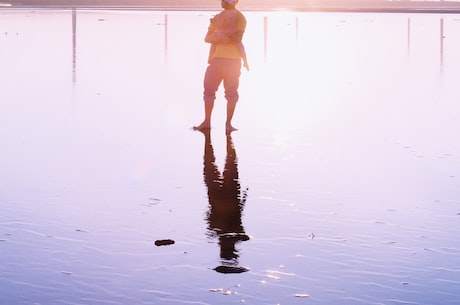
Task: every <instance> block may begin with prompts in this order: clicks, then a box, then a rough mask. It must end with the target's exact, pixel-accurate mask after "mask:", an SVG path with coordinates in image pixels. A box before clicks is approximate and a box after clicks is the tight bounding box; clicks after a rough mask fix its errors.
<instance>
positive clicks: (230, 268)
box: [214, 265, 249, 273]
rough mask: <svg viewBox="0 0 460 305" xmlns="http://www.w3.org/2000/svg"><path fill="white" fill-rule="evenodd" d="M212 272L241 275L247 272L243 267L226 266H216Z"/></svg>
mask: <svg viewBox="0 0 460 305" xmlns="http://www.w3.org/2000/svg"><path fill="white" fill-rule="evenodd" d="M214 270H215V271H217V272H219V273H243V272H246V271H249V269H248V268H246V267H243V266H226V265H221V266H217V267H216V268H214Z"/></svg>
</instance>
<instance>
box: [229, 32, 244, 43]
mask: <svg viewBox="0 0 460 305" xmlns="http://www.w3.org/2000/svg"><path fill="white" fill-rule="evenodd" d="M243 34H244V32H243V31H237V32H235V33H233V34H231V35H230V36H228V38H229V40H230V41H229V43H240V42H241V41H242V40H243Z"/></svg>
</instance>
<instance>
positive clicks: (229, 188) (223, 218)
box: [201, 129, 249, 273]
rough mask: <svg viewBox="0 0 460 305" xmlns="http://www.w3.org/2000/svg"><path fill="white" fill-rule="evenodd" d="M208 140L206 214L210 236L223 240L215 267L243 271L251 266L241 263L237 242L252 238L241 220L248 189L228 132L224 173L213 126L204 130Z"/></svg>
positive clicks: (205, 167) (206, 151)
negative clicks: (241, 179) (218, 162)
mask: <svg viewBox="0 0 460 305" xmlns="http://www.w3.org/2000/svg"><path fill="white" fill-rule="evenodd" d="M201 132H202V133H203V134H204V137H205V143H204V169H203V175H204V182H205V184H206V186H207V189H208V199H209V210H208V212H207V213H206V221H207V223H208V228H207V229H208V237H210V238H217V239H218V240H219V247H220V258H221V265H220V266H218V267H216V268H214V270H215V271H217V272H220V273H242V272H246V271H248V270H249V269H248V268H246V267H243V266H240V265H239V259H238V258H239V254H238V250H237V249H236V244H237V243H238V242H241V241H246V240H249V236H248V235H246V233H245V232H244V227H243V225H242V223H241V214H242V211H243V209H244V204H245V202H246V196H247V189H245V190H241V186H240V182H239V177H238V164H237V157H236V151H235V147H234V145H233V141H232V138H231V135H230V134H227V155H226V159H225V167H224V170H223V173H222V174H221V173H220V171H219V169H218V167H217V166H216V164H215V160H216V158H215V155H214V149H213V146H212V143H211V132H210V130H209V129H207V130H203V131H201Z"/></svg>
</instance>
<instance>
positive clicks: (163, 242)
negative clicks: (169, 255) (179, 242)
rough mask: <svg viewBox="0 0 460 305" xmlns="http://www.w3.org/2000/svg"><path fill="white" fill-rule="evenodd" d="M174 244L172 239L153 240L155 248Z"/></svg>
mask: <svg viewBox="0 0 460 305" xmlns="http://www.w3.org/2000/svg"><path fill="white" fill-rule="evenodd" d="M174 243H175V241H174V240H172V239H158V240H155V246H169V245H173V244H174Z"/></svg>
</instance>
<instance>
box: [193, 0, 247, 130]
mask: <svg viewBox="0 0 460 305" xmlns="http://www.w3.org/2000/svg"><path fill="white" fill-rule="evenodd" d="M237 3H238V0H221V6H222V8H223V9H224V10H223V11H222V12H220V13H219V14H218V15H216V16H215V17H214V18H212V19H211V24H210V25H209V28H208V32H207V34H206V37H205V41H206V42H207V43H210V44H211V48H210V52H209V60H208V63H209V65H208V67H207V69H206V73H205V76H204V94H203V99H204V111H205V117H204V120H203V122H202V123H201V124H200V125H198V126H195V127H194V129H195V130H205V129H209V128H211V114H212V109H213V108H214V101H215V99H216V92H217V89H218V88H219V86H220V84H221V82H223V84H224V89H225V98H226V100H227V121H226V123H225V131H226V132H227V133H230V132H232V131H235V130H237V129H236V128H235V127H233V125H232V118H233V113H234V112H235V107H236V103H237V102H238V98H239V95H238V86H239V79H240V74H241V60H243V62H244V66H245V67H246V69H248V70H249V66H248V63H247V60H246V52H245V49H244V46H243V44H242V38H243V33H244V30H245V29H246V18H245V17H244V16H243V14H242V13H241V12H240V11H238V10H237V9H236V8H235V6H236V4H237Z"/></svg>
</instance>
